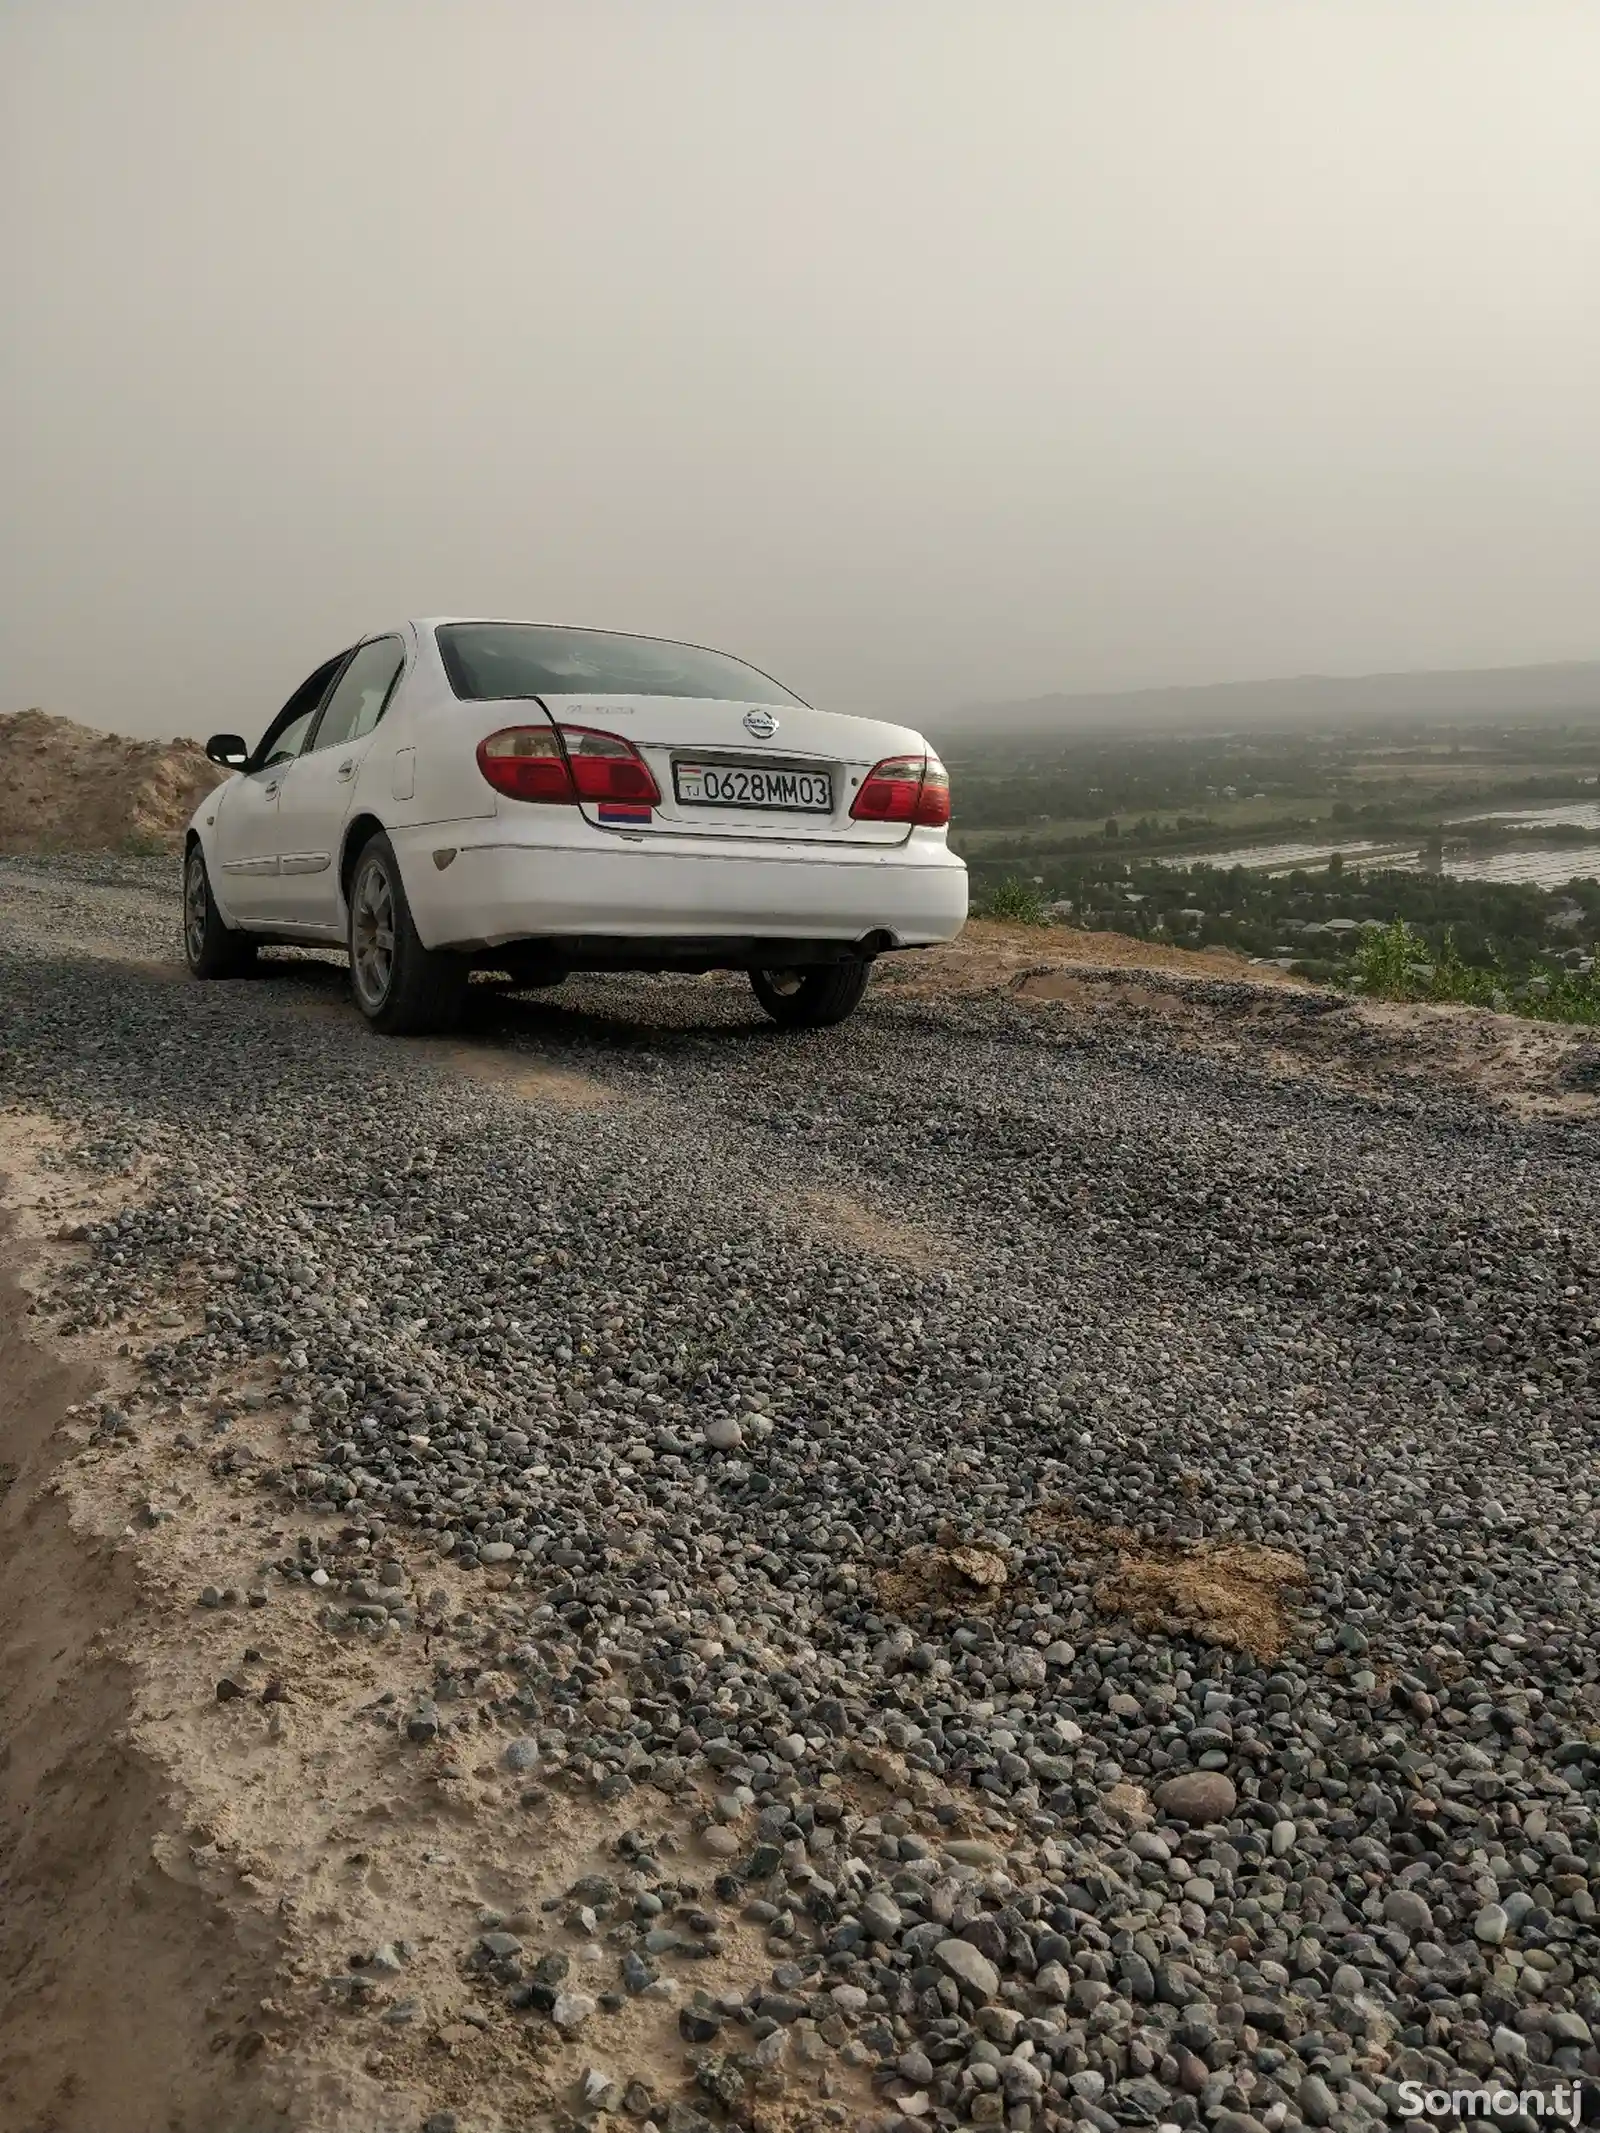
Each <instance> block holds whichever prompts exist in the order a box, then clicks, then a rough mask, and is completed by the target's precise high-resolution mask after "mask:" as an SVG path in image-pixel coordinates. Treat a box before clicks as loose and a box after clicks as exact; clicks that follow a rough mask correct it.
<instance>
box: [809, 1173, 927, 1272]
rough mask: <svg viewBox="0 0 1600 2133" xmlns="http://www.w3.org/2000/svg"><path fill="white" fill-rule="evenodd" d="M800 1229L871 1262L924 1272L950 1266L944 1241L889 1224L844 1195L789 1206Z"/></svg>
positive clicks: (815, 1196) (812, 1197)
mask: <svg viewBox="0 0 1600 2133" xmlns="http://www.w3.org/2000/svg"><path fill="white" fill-rule="evenodd" d="M793 1209H794V1212H795V1214H796V1215H797V1216H798V1218H799V1222H800V1226H801V1227H802V1228H803V1229H806V1230H808V1231H810V1232H811V1233H812V1234H813V1235H814V1236H816V1237H818V1238H820V1239H821V1240H822V1241H823V1242H824V1243H826V1244H843V1245H847V1246H848V1247H849V1248H850V1249H851V1250H852V1251H858V1252H865V1253H867V1254H868V1255H869V1256H871V1257H872V1258H876V1259H892V1260H896V1261H898V1262H899V1263H900V1264H901V1265H903V1266H912V1267H921V1268H923V1269H924V1270H925V1271H932V1270H934V1269H936V1268H939V1269H943V1268H949V1267H952V1266H954V1264H955V1262H956V1258H957V1253H956V1249H955V1246H954V1245H953V1244H952V1243H951V1242H950V1240H949V1239H948V1238H945V1237H939V1236H936V1235H934V1234H933V1233H932V1232H931V1231H929V1230H925V1229H918V1228H914V1227H913V1226H912V1225H911V1224H910V1223H908V1222H893V1221H890V1220H889V1219H888V1218H887V1217H886V1216H884V1215H880V1214H879V1213H878V1211H877V1209H876V1208H873V1207H868V1206H867V1204H866V1203H865V1201H862V1200H857V1199H855V1198H853V1197H852V1196H851V1195H850V1194H849V1193H844V1192H831V1191H830V1192H824V1191H816V1192H803V1193H801V1194H800V1195H799V1196H798V1198H797V1199H796V1200H795V1201H794V1203H793Z"/></svg>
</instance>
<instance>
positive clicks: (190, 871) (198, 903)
mask: <svg viewBox="0 0 1600 2133" xmlns="http://www.w3.org/2000/svg"><path fill="white" fill-rule="evenodd" d="M183 954H184V960H185V961H186V962H187V964H188V965H189V969H190V971H191V972H192V974H193V975H194V976H195V977H197V978H242V977H246V976H248V974H249V973H250V972H251V971H252V970H254V968H255V967H256V943H255V942H254V941H253V940H252V939H251V937H250V935H249V934H248V933H235V932H234V930H233V928H232V927H231V926H225V925H224V924H223V922H222V913H221V912H220V911H219V910H218V909H217V900H216V898H215V897H214V896H213V895H212V893H211V877H210V875H209V874H207V872H206V855H205V853H204V852H203V851H201V849H200V840H199V839H198V838H196V839H195V841H194V843H193V844H191V845H190V847H189V851H188V856H187V857H186V858H185V860H184V862H183Z"/></svg>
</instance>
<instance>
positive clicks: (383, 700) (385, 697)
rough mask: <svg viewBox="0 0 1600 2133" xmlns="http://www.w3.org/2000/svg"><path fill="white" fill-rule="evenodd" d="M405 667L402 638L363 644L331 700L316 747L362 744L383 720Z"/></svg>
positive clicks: (314, 744)
mask: <svg viewBox="0 0 1600 2133" xmlns="http://www.w3.org/2000/svg"><path fill="white" fill-rule="evenodd" d="M404 665H405V651H404V648H403V647H402V645H401V643H400V640H399V638H398V637H378V638H375V639H374V640H373V642H372V643H371V644H364V645H362V647H361V649H360V650H359V651H358V652H357V653H356V654H355V656H354V658H352V660H351V661H350V664H349V665H348V666H347V667H346V668H345V670H344V672H343V673H342V674H341V675H340V677H339V681H338V685H337V687H336V688H335V689H334V692H333V694H332V695H331V696H330V697H329V698H328V703H327V708H326V710H325V711H324V712H323V714H322V723H321V724H320V725H319V726H318V728H317V730H316V733H315V735H314V736H313V738H312V743H311V745H312V747H313V748H337V747H338V746H339V744H340V742H341V741H358V740H360V739H361V737H362V735H363V734H366V733H370V732H371V731H372V729H373V727H374V726H375V725H376V724H377V723H378V721H379V719H380V718H382V716H383V712H384V706H385V705H386V704H387V703H388V701H389V696H390V692H391V691H392V690H393V688H394V685H395V683H396V682H397V681H398V680H399V678H400V669H401V668H402V667H403V666H404Z"/></svg>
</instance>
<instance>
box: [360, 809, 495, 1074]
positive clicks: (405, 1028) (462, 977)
mask: <svg viewBox="0 0 1600 2133" xmlns="http://www.w3.org/2000/svg"><path fill="white" fill-rule="evenodd" d="M350 987H351V990H352V991H353V992H354V994H355V996H356V1005H357V1007H359V1008H360V1010H361V1012H362V1013H363V1014H364V1015H365V1016H366V1018H367V1020H368V1021H369V1022H370V1023H371V1024H372V1026H373V1028H374V1029H376V1030H381V1031H382V1032H383V1034H384V1035H385V1036H386V1037H411V1036H421V1035H422V1034H424V1033H425V1032H426V1031H429V1030H441V1029H450V1028H452V1027H453V1026H454V1025H455V1023H456V1021H457V1019H458V1017H459V1016H460V1013H461V1003H462V1001H463V999H464V998H465V997H466V990H467V965H466V963H465V961H464V960H463V959H462V958H461V957H460V956H458V955H451V954H449V953H448V952H447V951H446V950H444V949H440V948H425V947H424V946H423V945H422V939H421V936H420V935H419V934H418V932H417V929H416V926H415V925H414V924H413V922H412V918H411V906H410V905H409V904H408V903H407V902H406V892H405V885H404V883H403V882H402V881H401V879H400V866H399V862H398V861H397V860H396V858H395V856H394V846H393V845H392V844H391V843H390V842H389V840H388V838H387V837H383V836H378V837H374V838H373V839H372V840H371V841H370V843H367V844H364V845H363V846H362V847H361V853H360V856H359V858H358V859H357V860H356V866H355V873H354V875H353V876H352V877H351V882H350Z"/></svg>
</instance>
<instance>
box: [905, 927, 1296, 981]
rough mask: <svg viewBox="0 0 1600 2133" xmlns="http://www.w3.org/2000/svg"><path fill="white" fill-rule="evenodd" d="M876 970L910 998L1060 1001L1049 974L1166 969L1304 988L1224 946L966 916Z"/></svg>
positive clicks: (1211, 976)
mask: <svg viewBox="0 0 1600 2133" xmlns="http://www.w3.org/2000/svg"><path fill="white" fill-rule="evenodd" d="M878 969H879V975H880V979H883V980H887V981H888V982H889V983H890V984H892V985H893V986H894V988H895V991H896V992H897V993H901V994H909V995H910V996H911V997H912V998H917V997H928V996H932V997H938V996H940V995H947V994H956V995H963V994H969V993H985V992H1011V991H1017V992H1026V993H1031V994H1032V995H1033V996H1034V997H1036V998H1042V999H1050V998H1054V997H1062V996H1061V995H1056V994H1053V993H1052V992H1051V991H1050V989H1049V981H1050V978H1051V975H1052V974H1053V973H1054V972H1056V971H1058V970H1062V969H1073V970H1129V969H1132V970H1168V971H1172V972H1174V973H1176V974H1177V975H1179V976H1182V977H1191V978H1236V979H1241V978H1242V979H1245V980H1247V981H1248V982H1249V983H1250V984H1252V985H1282V986H1290V987H1297V988H1303V985H1304V981H1303V980H1302V979H1299V978H1292V977H1289V976H1288V975H1287V974H1286V973H1285V972H1284V971H1281V970H1277V969H1275V968H1274V967H1273V966H1272V965H1271V964H1269V963H1251V962H1249V961H1247V960H1246V958H1245V957H1244V956H1242V955H1234V954H1232V953H1230V951H1229V950H1228V949H1226V948H1169V947H1166V946H1164V945H1163V944H1161V943H1160V942H1157V941H1140V940H1134V939H1133V938H1132V937H1131V936H1130V935H1128V934H1126V933H1082V932H1079V931H1078V930H1077V929H1076V928H1075V927H1072V926H1020V925H1008V924H1006V923H1004V922H1003V921H1001V920H999V919H992V918H974V919H969V920H968V922H967V924H966V926H965V927H964V929H963V930H962V932H961V933H960V934H959V935H958V936H957V938H956V939H955V940H953V941H951V942H949V943H948V944H947V945H946V946H945V947H943V948H925V949H921V950H919V951H918V952H917V954H915V955H908V956H902V957H895V956H889V957H886V958H885V960H884V961H883V962H882V963H880V964H879V966H878ZM1065 997H1070V994H1068V995H1066V996H1065Z"/></svg>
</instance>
